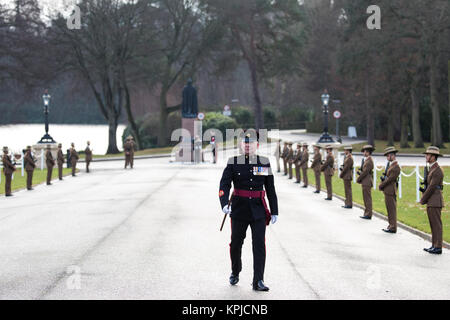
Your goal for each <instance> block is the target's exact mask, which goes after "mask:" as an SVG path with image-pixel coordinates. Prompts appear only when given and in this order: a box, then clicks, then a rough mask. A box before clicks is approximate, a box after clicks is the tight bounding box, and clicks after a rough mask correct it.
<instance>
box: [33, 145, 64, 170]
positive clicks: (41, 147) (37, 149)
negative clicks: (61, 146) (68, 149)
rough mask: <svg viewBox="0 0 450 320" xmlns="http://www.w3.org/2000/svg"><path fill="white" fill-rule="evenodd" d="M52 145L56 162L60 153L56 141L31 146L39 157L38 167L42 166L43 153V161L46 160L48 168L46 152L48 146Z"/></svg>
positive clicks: (45, 165) (37, 157)
mask: <svg viewBox="0 0 450 320" xmlns="http://www.w3.org/2000/svg"><path fill="white" fill-rule="evenodd" d="M48 145H49V146H50V150H51V152H52V156H53V159H55V162H56V156H57V154H58V144H57V143H56V142H55V143H37V144H35V145H33V146H31V148H32V151H33V152H34V155H35V157H36V159H38V161H37V163H36V167H37V168H40V167H41V155H42V156H43V162H44V168H47V164H46V163H45V162H46V161H45V153H46V152H47V146H48Z"/></svg>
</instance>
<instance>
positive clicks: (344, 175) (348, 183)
mask: <svg viewBox="0 0 450 320" xmlns="http://www.w3.org/2000/svg"><path fill="white" fill-rule="evenodd" d="M352 150H353V148H352V146H347V147H344V152H345V159H344V164H343V165H342V170H341V174H340V175H339V178H341V179H342V180H343V181H344V190H345V205H344V206H342V208H345V209H351V208H352V207H353V198H352V174H353V157H352Z"/></svg>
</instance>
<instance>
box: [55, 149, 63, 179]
mask: <svg viewBox="0 0 450 320" xmlns="http://www.w3.org/2000/svg"><path fill="white" fill-rule="evenodd" d="M56 162H57V163H58V178H59V180H62V179H63V165H64V154H63V152H62V144H61V143H59V144H58V153H57V155H56Z"/></svg>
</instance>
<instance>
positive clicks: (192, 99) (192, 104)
mask: <svg viewBox="0 0 450 320" xmlns="http://www.w3.org/2000/svg"><path fill="white" fill-rule="evenodd" d="M181 114H182V117H183V118H190V119H192V118H197V115H198V101H197V90H196V89H195V88H194V87H193V86H192V79H189V80H188V82H187V84H186V86H185V87H184V89H183V102H182V103H181Z"/></svg>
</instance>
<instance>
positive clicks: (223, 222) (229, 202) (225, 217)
mask: <svg viewBox="0 0 450 320" xmlns="http://www.w3.org/2000/svg"><path fill="white" fill-rule="evenodd" d="M230 204H231V198H230V200H228V208H230ZM226 219H227V214H226V213H225V215H224V216H223V220H222V225H221V226H220V231H222V229H223V225H224V224H225V220H226Z"/></svg>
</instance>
